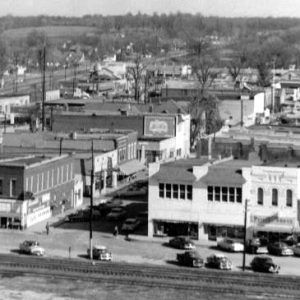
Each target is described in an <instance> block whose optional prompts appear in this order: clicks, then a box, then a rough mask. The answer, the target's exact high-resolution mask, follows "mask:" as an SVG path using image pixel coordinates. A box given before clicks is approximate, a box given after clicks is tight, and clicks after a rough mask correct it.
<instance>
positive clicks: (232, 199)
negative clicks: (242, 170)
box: [229, 187, 235, 202]
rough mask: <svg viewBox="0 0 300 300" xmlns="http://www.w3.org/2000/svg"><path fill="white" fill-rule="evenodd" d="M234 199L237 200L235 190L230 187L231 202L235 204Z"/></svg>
mask: <svg viewBox="0 0 300 300" xmlns="http://www.w3.org/2000/svg"><path fill="white" fill-rule="evenodd" d="M234 198H235V188H233V187H230V188H229V201H230V202H234Z"/></svg>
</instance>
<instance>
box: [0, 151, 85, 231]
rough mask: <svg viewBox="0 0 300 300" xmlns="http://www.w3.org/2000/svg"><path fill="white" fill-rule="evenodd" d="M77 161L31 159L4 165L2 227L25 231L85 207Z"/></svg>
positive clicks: (1, 175)
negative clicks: (81, 206) (74, 208)
mask: <svg viewBox="0 0 300 300" xmlns="http://www.w3.org/2000/svg"><path fill="white" fill-rule="evenodd" d="M73 163H74V161H73V157H72V156H69V155H61V156H54V157H50V156H48V157H45V156H27V157H15V158H11V159H6V160H2V161H0V226H1V228H15V227H16V228H19V229H24V228H27V227H30V226H31V225H33V224H36V223H38V222H40V221H43V220H46V219H48V218H49V217H50V216H52V215H55V214H59V213H62V212H63V211H64V210H65V209H68V208H71V207H75V206H77V205H80V204H81V203H82V182H81V181H80V178H77V179H76V180H75V177H74V165H73Z"/></svg>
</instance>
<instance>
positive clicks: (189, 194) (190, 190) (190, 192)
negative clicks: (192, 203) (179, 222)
mask: <svg viewBox="0 0 300 300" xmlns="http://www.w3.org/2000/svg"><path fill="white" fill-rule="evenodd" d="M187 198H188V200H192V199H193V186H192V185H188V186H187Z"/></svg>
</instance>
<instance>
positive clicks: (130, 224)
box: [121, 218, 141, 232]
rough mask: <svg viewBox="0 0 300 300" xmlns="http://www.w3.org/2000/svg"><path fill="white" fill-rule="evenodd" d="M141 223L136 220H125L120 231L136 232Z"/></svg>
mask: <svg viewBox="0 0 300 300" xmlns="http://www.w3.org/2000/svg"><path fill="white" fill-rule="evenodd" d="M140 224H141V222H140V220H139V219H137V218H129V219H126V220H125V222H124V223H123V225H122V228H121V230H122V231H129V232H132V231H134V230H136V229H137V228H138V227H139V226H140Z"/></svg>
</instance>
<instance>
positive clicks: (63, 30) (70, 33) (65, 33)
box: [2, 26, 97, 40]
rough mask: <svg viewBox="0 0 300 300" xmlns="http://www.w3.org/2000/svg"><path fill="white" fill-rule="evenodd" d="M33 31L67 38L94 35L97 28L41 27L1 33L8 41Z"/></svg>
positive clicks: (20, 37)
mask: <svg viewBox="0 0 300 300" xmlns="http://www.w3.org/2000/svg"><path fill="white" fill-rule="evenodd" d="M33 30H37V31H43V32H45V33H46V35H47V36H48V37H49V38H54V39H55V38H67V37H70V38H72V37H76V36H80V35H94V34H96V32H97V28H95V27H88V26H42V27H25V28H17V29H8V30H5V31H4V32H3V33H2V37H4V38H5V39H10V40H19V39H22V38H25V37H26V36H27V35H28V33H30V32H32V31H33Z"/></svg>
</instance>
